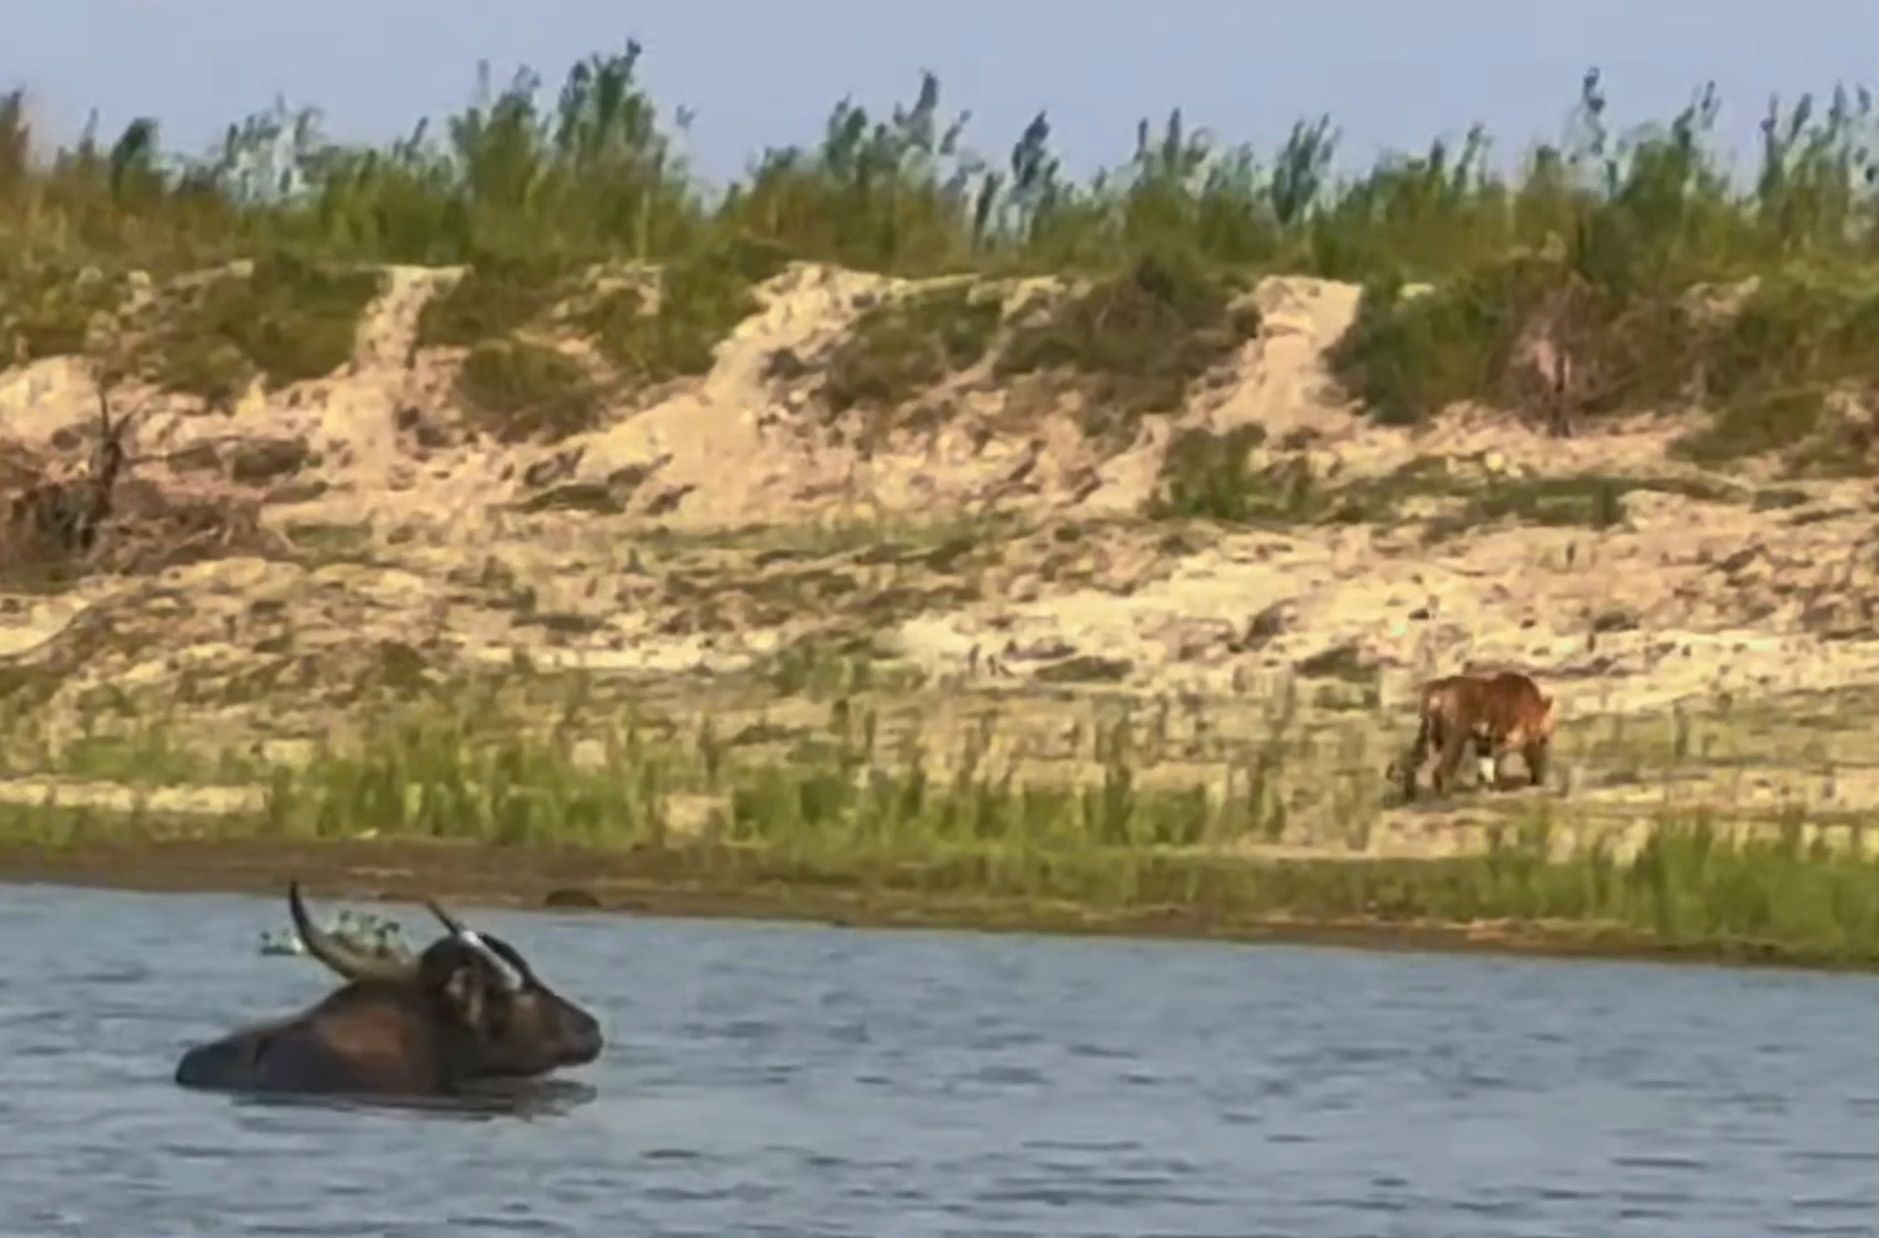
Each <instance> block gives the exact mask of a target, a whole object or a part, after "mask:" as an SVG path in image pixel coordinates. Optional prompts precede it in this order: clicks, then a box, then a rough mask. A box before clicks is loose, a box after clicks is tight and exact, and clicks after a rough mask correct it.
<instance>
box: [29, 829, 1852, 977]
mask: <svg viewBox="0 0 1879 1238" xmlns="http://www.w3.org/2000/svg"><path fill="white" fill-rule="evenodd" d="M705 867H706V866H705V865H702V864H700V863H699V862H697V860H696V859H695V858H694V857H692V856H691V855H690V854H689V853H688V852H686V851H684V850H677V849H667V850H657V849H640V850H631V851H597V850H586V849H580V848H544V847H536V846H530V847H515V848H511V847H495V846H488V845H485V844H475V843H455V842H446V841H437V840H420V839H401V840H345V841H318V842H308V841H292V840H277V839H253V838H238V839H163V840H150V839H145V840H137V841H128V840H108V841H106V840H100V841H90V842H83V843H78V844H73V845H65V846H59V847H53V848H46V847H36V846H25V845H20V844H17V843H12V844H0V882H15V883H19V882H44V883H53V884H60V885H73V886H90V887H97V888H102V889H122V890H139V891H153V892H176V893H196V892H202V893H210V892H214V893H233V894H261V895H265V894H272V893H283V892H284V891H285V889H286V886H287V882H288V880H289V879H290V878H298V879H299V880H300V881H301V882H302V883H303V884H304V885H305V886H306V887H307V889H308V890H309V891H310V892H311V893H312V894H313V895H314V896H316V897H319V898H322V899H326V900H335V899H340V900H343V899H357V900H375V899H376V900H385V901H391V902H411V901H415V900H417V899H418V898H420V897H422V896H425V895H430V896H435V897H437V898H440V899H444V900H446V901H448V902H452V903H456V904H460V905H463V906H472V907H473V906H488V907H504V908H514V909H517V910H529V909H538V908H540V909H553V910H557V911H580V910H587V911H592V912H596V913H616V914H617V913H626V914H641V915H655V916H675V917H707V918H722V919H742V920H783V921H810V922H820V923H824V924H832V925H837V926H841V927H848V928H910V929H951V930H960V931H979V932H1019V933H1045V934H1054V935H1078V936H1116V937H1136V938H1162V939H1175V940H1182V939H1186V940H1198V941H1227V942H1232V941H1239V942H1272V943H1286V944H1298V945H1325V946H1341V947H1347V948H1353V949H1364V950H1379V951H1415V952H1434V953H1483V954H1510V955H1524V956H1538V957H1558V958H1583V959H1636V960H1640V961H1652V962H1687V963H1705V964H1728V965H1736V966H1758V967H1784V968H1800V969H1806V970H1821V971H1846V972H1879V960H1866V959H1847V958H1844V957H1840V956H1832V955H1825V954H1821V953H1817V952H1810V951H1806V950H1802V949H1797V948H1794V947H1789V946H1785V945H1782V944H1780V943H1776V942H1760V941H1739V940H1711V941H1697V942H1663V941H1659V940H1655V939H1652V938H1649V937H1646V936H1643V935H1641V934H1638V933H1636V932H1635V931H1632V930H1628V929H1625V928H1622V927H1618V926H1610V925H1598V924H1582V923H1569V922H1557V921H1548V922H1513V921H1492V922H1474V923H1444V922H1433V921H1404V920H1389V919H1381V918H1372V919H1348V920H1347V919H1340V920H1313V919H1305V918H1292V917H1279V916H1253V915H1232V914H1222V913H1220V912H1219V911H1218V910H1216V909H1211V908H1195V907H1186V906H1179V905H1166V906H1138V907H1133V908H1108V907H1091V906H1083V905H1077V904H1069V903H1062V902H1043V901H1039V900H1034V899H1024V898H1017V897H1011V896H1004V895H975V894H972V893H970V892H959V893H930V892H916V891H907V890H893V889H879V888H867V887H865V886H863V885H862V883H860V882H858V881H857V882H850V883H842V882H837V881H804V880H774V879H763V878H760V877H749V878H746V877H741V876H738V875H734V874H725V873H723V872H713V871H702V872H701V871H700V870H701V868H705Z"/></svg>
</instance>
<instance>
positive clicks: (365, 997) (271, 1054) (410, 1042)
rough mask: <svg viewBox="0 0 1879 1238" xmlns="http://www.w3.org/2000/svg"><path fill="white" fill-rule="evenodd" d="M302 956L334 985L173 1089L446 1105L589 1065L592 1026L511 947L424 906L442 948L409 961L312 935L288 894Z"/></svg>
mask: <svg viewBox="0 0 1879 1238" xmlns="http://www.w3.org/2000/svg"><path fill="white" fill-rule="evenodd" d="M287 906H288V910H289V911H290V913H291V914H292V916H293V922H294V928H295V929H296V930H297V931H298V932H299V934H300V939H301V940H302V941H303V942H305V943H306V947H307V952H308V953H309V954H311V955H312V956H313V957H314V958H316V959H318V960H319V961H320V962H322V963H324V964H325V965H326V966H327V967H329V968H331V969H332V970H333V971H334V972H336V973H337V974H338V975H339V976H340V977H341V978H342V979H343V980H345V981H346V983H345V984H344V985H342V986H341V987H340V988H339V989H337V990H335V991H334V992H332V993H330V994H328V995H327V997H326V998H325V999H324V1000H322V1001H321V1002H319V1003H318V1004H317V1005H315V1006H313V1007H311V1008H309V1009H308V1010H306V1011H304V1012H302V1013H301V1014H299V1015H296V1016H293V1017H291V1018H288V1019H285V1020H280V1021H277V1022H273V1023H267V1024H261V1025H257V1026H254V1027H249V1028H245V1029H242V1030H240V1031H237V1032H234V1033H231V1034H230V1035H228V1036H225V1037H223V1038H222V1039H220V1040H216V1041H212V1042H210V1043H208V1044H204V1045H198V1046H196V1047H194V1048H192V1049H190V1050H189V1051H187V1052H186V1053H184V1055H183V1057H182V1060H181V1061H180V1062H179V1063H178V1065H177V1068H176V1081H177V1082H178V1083H181V1084H183V1085H185V1086H193V1087H209V1088H232V1089H244V1090H266V1091H325V1092H334V1091H337V1092H361V1093H372V1092H384V1093H405V1094H427V1093H432V1094H435V1093H450V1092H454V1091H457V1090H458V1089H459V1088H460V1087H461V1086H462V1085H464V1084H468V1083H473V1082H475V1081H476V1080H478V1079H488V1078H497V1077H502V1076H529V1075H542V1074H546V1073H548V1072H549V1071H552V1070H554V1069H556V1068H557V1067H563V1066H579V1065H583V1064H585V1063H587V1062H591V1061H593V1060H594V1058H595V1057H597V1056H598V1055H599V1053H600V1049H601V1046H602V1038H601V1034H600V1026H599V1024H598V1023H596V1022H595V1020H594V1018H593V1016H592V1015H590V1014H588V1013H587V1012H586V1011H585V1010H582V1009H581V1008H580V1007H579V1006H576V1005H575V1004H574V1003H572V1002H570V1001H568V1000H567V999H566V998H564V997H562V996H561V995H560V994H558V993H556V992H555V991H554V990H552V989H550V988H549V987H548V986H547V985H545V984H543V983H542V982H541V980H540V979H539V978H538V977H537V976H536V975H535V972H534V969H533V968H531V967H530V966H529V965H528V963H527V961H526V960H524V959H523V958H522V956H521V955H520V954H518V953H517V952H516V950H515V948H514V947H512V946H510V945H509V943H507V942H505V941H503V940H502V939H501V938H499V937H494V936H489V935H484V934H480V933H477V932H475V931H474V930H472V929H470V928H468V927H466V926H465V925H464V924H463V923H462V922H461V921H459V920H458V919H457V918H456V917H454V916H452V915H451V914H450V913H449V912H447V911H445V910H444V909H443V908H441V907H439V906H438V905H437V904H436V903H435V902H434V901H432V900H430V899H426V900H425V906H426V907H428V908H429V909H430V911H431V914H432V915H434V916H436V917H437V918H438V920H439V921H441V922H442V923H443V925H444V928H445V929H446V930H448V931H447V933H446V934H445V936H443V937H440V938H439V939H437V940H436V941H434V942H432V943H431V944H430V945H429V946H427V947H426V948H425V949H424V951H423V952H422V953H421V954H419V955H417V956H416V957H415V958H409V957H408V958H397V959H388V958H383V957H378V956H375V955H367V954H364V953H361V952H359V951H357V950H354V949H352V948H351V947H349V946H347V945H346V944H345V943H343V942H341V941H339V940H338V939H336V938H334V937H332V936H331V935H329V934H328V933H326V932H324V931H323V930H321V929H320V928H319V927H318V926H316V925H315V924H314V923H313V922H312V920H311V918H310V917H309V916H308V915H307V911H306V907H305V906H304V905H303V904H302V902H301V901H300V889H299V885H298V883H293V884H290V885H289V886H288V890H287Z"/></svg>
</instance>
